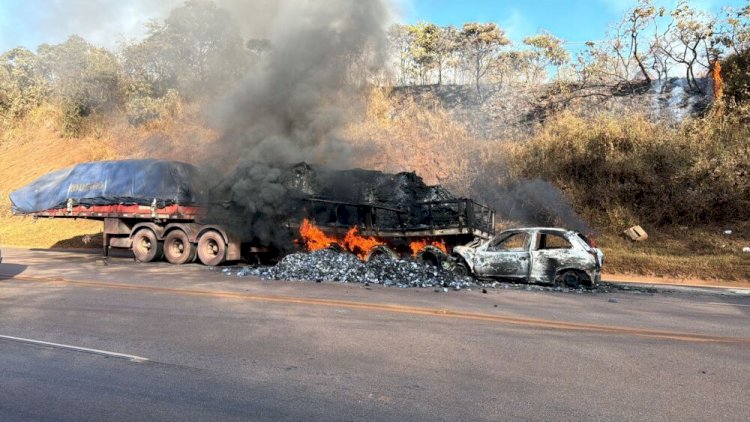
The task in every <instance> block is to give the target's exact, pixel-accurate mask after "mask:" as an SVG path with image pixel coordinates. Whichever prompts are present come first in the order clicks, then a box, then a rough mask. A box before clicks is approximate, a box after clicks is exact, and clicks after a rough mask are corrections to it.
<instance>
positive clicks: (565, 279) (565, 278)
mask: <svg viewBox="0 0 750 422" xmlns="http://www.w3.org/2000/svg"><path fill="white" fill-rule="evenodd" d="M555 281H557V283H558V284H561V285H564V286H567V287H572V288H574V289H577V288H578V287H580V286H581V282H582V280H581V274H580V273H579V272H578V271H573V270H568V271H565V272H563V273H561V274H560V275H558V276H557V278H556V279H555Z"/></svg>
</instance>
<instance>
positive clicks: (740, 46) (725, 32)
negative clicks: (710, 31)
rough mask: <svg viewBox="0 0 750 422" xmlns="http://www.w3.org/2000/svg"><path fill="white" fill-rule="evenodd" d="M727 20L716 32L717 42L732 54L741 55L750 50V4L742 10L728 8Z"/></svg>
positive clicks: (726, 10) (726, 12) (726, 11)
mask: <svg viewBox="0 0 750 422" xmlns="http://www.w3.org/2000/svg"><path fill="white" fill-rule="evenodd" d="M724 14H725V16H726V18H725V19H724V20H723V22H721V26H720V28H718V29H717V31H716V35H715V38H716V42H717V43H719V44H721V45H723V46H724V47H725V48H727V49H729V50H730V51H731V53H732V54H735V55H737V54H741V53H742V52H744V51H745V50H747V49H748V48H750V4H749V5H747V6H745V7H743V8H740V9H736V8H732V7H727V8H726V9H725V10H724Z"/></svg>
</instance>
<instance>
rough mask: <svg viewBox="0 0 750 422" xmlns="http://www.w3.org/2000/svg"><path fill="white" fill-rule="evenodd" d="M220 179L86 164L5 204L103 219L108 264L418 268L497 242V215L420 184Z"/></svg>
mask: <svg viewBox="0 0 750 422" xmlns="http://www.w3.org/2000/svg"><path fill="white" fill-rule="evenodd" d="M215 174H217V172H216V171H204V170H203V169H200V168H198V167H195V166H193V165H190V164H186V163H181V162H175V161H164V160H120V161H101V162H91V163H82V164H78V165H75V166H72V167H69V168H66V169H62V170H58V171H55V172H52V173H49V174H46V175H44V176H42V177H40V178H39V179H37V180H35V181H34V182H32V183H30V184H29V185H27V186H24V187H22V188H20V189H18V190H17V191H15V192H13V193H12V194H11V195H10V199H11V202H12V208H13V212H14V214H16V215H26V216H33V217H35V218H85V219H93V220H101V221H103V223H104V227H103V253H104V255H105V256H106V255H108V254H109V250H110V248H124V249H131V250H132V251H133V254H134V255H135V258H136V259H137V260H138V261H141V262H150V261H156V260H160V259H162V258H165V259H166V260H167V261H169V262H170V263H173V264H184V263H189V262H194V261H196V260H197V261H200V262H201V263H203V264H205V265H211V266H214V265H221V264H222V263H224V262H226V261H239V260H242V259H244V260H246V261H248V262H261V261H265V260H273V259H274V258H278V257H281V256H283V255H285V254H287V253H290V252H293V251H299V250H309V251H313V250H317V249H323V248H333V249H340V250H346V251H349V252H352V253H354V254H356V255H357V256H359V257H360V258H361V259H363V260H369V259H371V258H372V257H374V256H379V255H384V256H391V257H413V258H416V259H421V260H424V261H428V262H430V263H434V264H436V265H439V264H440V263H441V262H442V261H443V260H444V259H445V258H446V257H447V256H449V255H450V253H451V251H452V249H453V247H454V246H458V245H461V244H465V243H467V242H470V241H472V240H474V239H484V240H486V239H489V238H491V237H492V236H493V234H494V219H495V214H494V211H493V210H491V209H490V208H488V207H486V206H483V205H480V204H478V203H476V202H475V201H473V200H471V199H467V198H457V197H454V196H453V195H452V194H450V192H448V191H447V190H445V189H444V188H442V187H440V186H428V185H426V184H425V183H424V182H423V181H422V179H421V178H420V177H419V176H417V175H416V174H414V173H398V174H387V173H382V172H377V171H370V170H361V169H353V170H331V169H327V168H324V167H318V166H311V165H308V164H306V163H299V164H296V165H292V166H288V167H285V168H281V169H278V168H270V167H267V166H265V165H263V164H245V165H240V166H238V167H237V168H236V169H235V170H233V171H232V172H230V173H229V174H228V175H227V176H226V177H224V178H222V179H221V180H218V181H216V180H215V176H212V175H215Z"/></svg>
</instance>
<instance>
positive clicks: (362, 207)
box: [25, 198, 495, 265]
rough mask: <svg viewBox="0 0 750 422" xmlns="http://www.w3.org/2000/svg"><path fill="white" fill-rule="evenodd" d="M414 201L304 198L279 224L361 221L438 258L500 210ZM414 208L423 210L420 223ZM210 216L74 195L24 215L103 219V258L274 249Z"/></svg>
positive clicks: (338, 225)
mask: <svg viewBox="0 0 750 422" xmlns="http://www.w3.org/2000/svg"><path fill="white" fill-rule="evenodd" d="M415 207H416V208H415V209H413V210H411V211H409V210H402V209H395V208H390V207H386V206H382V205H377V204H353V203H347V202H341V201H331V200H327V199H322V198H305V199H297V200H295V206H293V207H292V211H291V212H290V216H289V218H288V219H287V220H286V221H284V222H281V223H280V224H282V225H283V226H284V227H285V228H286V229H287V230H288V231H289V234H290V237H294V238H299V237H300V236H299V229H300V224H301V222H302V221H303V220H308V221H310V222H312V223H313V224H315V226H317V227H318V228H319V229H320V230H322V231H323V232H325V233H326V234H328V235H330V236H333V237H337V238H343V237H344V236H345V234H346V233H347V232H349V231H350V230H351V229H352V228H353V227H356V228H357V230H358V232H359V234H360V235H361V236H368V237H372V238H375V239H378V240H379V241H380V242H382V243H383V245H381V246H380V247H379V248H378V249H377V250H375V251H371V252H376V253H377V252H380V253H383V252H386V253H388V254H390V255H392V256H400V257H405V256H411V255H414V253H413V252H414V251H413V250H412V249H411V248H410V244H411V243H412V242H415V241H417V240H421V241H424V242H423V243H424V244H425V248H426V249H425V251H421V252H423V253H419V254H418V256H419V257H421V258H422V259H425V260H430V261H433V262H436V263H439V262H440V261H441V260H442V258H443V257H442V256H440V251H438V250H436V249H435V248H434V247H430V245H433V244H435V243H436V242H440V244H441V245H443V246H444V247H445V248H447V249H452V248H453V247H454V246H457V245H460V244H465V243H467V242H469V241H471V240H473V239H476V238H481V239H489V238H490V237H491V236H492V235H493V234H494V219H495V214H494V211H493V210H491V209H490V208H488V207H486V206H483V205H480V204H478V203H476V202H474V201H472V200H470V199H466V198H460V199H450V200H444V201H430V202H420V203H416V204H415ZM415 213H416V214H417V215H418V217H417V218H416V221H415V217H414V214H415ZM205 214H206V212H205V209H204V208H201V207H199V206H195V205H179V204H173V205H168V206H165V207H158V206H157V201H155V200H154V201H153V202H152V204H151V205H150V206H146V205H127V204H114V205H80V204H76V203H75V202H74V201H68V204H67V207H65V208H56V209H50V210H44V211H40V212H34V213H29V214H25V215H30V216H33V217H34V218H72V219H78V218H83V219H88V220H99V221H102V222H103V225H104V226H103V230H102V233H103V244H102V247H103V254H104V256H108V255H109V250H110V248H124V249H131V250H132V251H133V253H134V254H135V257H136V259H137V260H138V261H142V262H150V261H155V260H159V259H161V257H162V256H164V257H165V258H166V259H167V261H169V262H171V263H173V264H184V263H188V262H193V261H195V260H196V259H197V260H198V261H200V262H202V263H203V264H206V265H220V264H222V263H224V262H226V261H238V260H241V259H243V258H245V259H247V260H249V261H257V260H258V259H257V257H258V256H261V255H264V254H268V252H269V251H268V249H267V248H265V247H263V246H261V245H257V244H253V242H252V241H250V240H248V239H243V238H242V237H241V236H238V235H237V234H235V233H233V232H232V231H231V230H230V229H228V228H227V227H225V226H223V225H221V224H211V223H205V222H204V221H205V220H206V215H205ZM297 245H298V246H299V247H304V242H297ZM424 252H426V253H424ZM445 252H446V253H447V252H449V250H446V251H445ZM370 255H371V254H368V258H369V256H370Z"/></svg>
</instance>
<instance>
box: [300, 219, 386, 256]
mask: <svg viewBox="0 0 750 422" xmlns="http://www.w3.org/2000/svg"><path fill="white" fill-rule="evenodd" d="M299 234H300V235H301V236H302V239H303V240H304V243H305V246H306V247H307V250H308V251H310V252H312V251H317V250H320V249H325V248H327V247H329V246H331V245H339V246H341V247H342V248H343V249H346V250H348V251H349V252H351V253H353V254H355V255H357V256H358V257H359V258H360V259H365V257H366V256H367V253H368V252H370V250H372V248H374V247H376V246H380V245H385V243H384V242H381V241H380V240H378V239H375V238H374V237H369V236H360V235H359V231H358V230H357V228H356V227H352V228H351V229H349V231H348V232H347V233H346V236H345V237H344V240H343V241H339V240H338V239H336V238H335V237H332V236H329V235H327V234H325V233H324V232H323V230H321V229H320V228H318V227H317V226H315V224H313V223H311V222H310V220H308V219H304V220H302V225H300V228H299Z"/></svg>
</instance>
